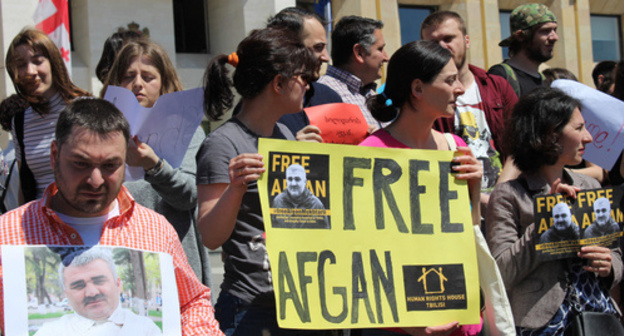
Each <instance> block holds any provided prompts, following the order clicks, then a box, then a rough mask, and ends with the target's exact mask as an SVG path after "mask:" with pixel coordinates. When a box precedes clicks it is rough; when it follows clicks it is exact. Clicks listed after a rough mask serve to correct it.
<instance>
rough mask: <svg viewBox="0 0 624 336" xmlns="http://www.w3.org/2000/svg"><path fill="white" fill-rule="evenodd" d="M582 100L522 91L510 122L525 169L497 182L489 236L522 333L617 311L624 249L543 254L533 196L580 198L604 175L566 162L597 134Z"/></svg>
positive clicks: (546, 331) (555, 330) (512, 145)
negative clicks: (613, 296)
mask: <svg viewBox="0 0 624 336" xmlns="http://www.w3.org/2000/svg"><path fill="white" fill-rule="evenodd" d="M580 109H581V103H580V102H579V101H577V100H576V99H574V98H571V97H569V96H567V95H566V94H565V93H563V92H562V91H560V90H557V89H550V88H548V89H547V88H545V89H542V90H536V91H534V92H532V93H530V94H528V95H525V96H523V97H522V98H520V101H519V102H518V103H517V104H516V106H515V108H514V110H513V113H512V116H511V119H510V120H509V124H508V126H507V132H508V133H507V134H508V136H507V139H508V143H507V144H508V147H509V148H508V153H510V154H511V155H512V156H513V157H514V159H515V161H514V163H515V165H516V166H517V167H518V168H519V169H520V171H521V172H522V173H521V175H520V176H519V177H518V178H516V179H514V180H511V181H507V182H505V183H501V184H499V185H497V186H496V188H495V189H494V191H493V193H492V196H491V200H490V204H489V207H488V212H487V216H486V224H487V225H486V227H487V241H488V244H489V246H490V249H491V251H492V255H493V256H494V258H496V261H497V264H498V266H499V268H500V270H501V274H502V276H503V280H504V282H505V287H506V289H507V293H508V294H509V301H510V303H511V308H512V311H513V315H514V320H515V323H516V330H517V333H518V335H563V334H564V332H565V330H566V329H568V328H569V327H570V325H571V324H572V320H573V317H574V315H575V312H574V311H573V307H575V306H577V307H580V309H581V310H582V311H590V312H604V313H610V314H614V315H617V311H616V308H615V307H614V305H613V304H612V302H611V300H610V297H609V288H611V287H613V286H614V285H616V284H617V283H618V282H619V281H620V279H621V276H622V259H621V252H620V250H619V249H614V250H609V249H608V248H606V247H600V246H585V247H582V248H581V251H580V252H579V253H578V256H577V257H574V258H568V259H558V260H543V259H541V258H540V256H539V255H538V254H537V251H536V247H535V245H536V243H538V234H537V228H536V226H535V225H536V224H535V223H534V221H535V219H534V210H533V197H534V196H536V195H547V194H553V193H564V194H567V195H569V196H571V197H573V198H575V197H576V192H578V191H580V190H582V189H592V188H599V187H600V183H598V181H596V180H595V179H593V178H591V177H588V176H586V175H583V174H578V173H575V172H572V171H570V170H569V169H567V168H564V167H565V166H566V165H576V164H578V163H579V162H581V160H582V159H583V153H584V151H585V146H586V145H587V144H588V143H590V142H592V137H591V135H590V134H589V132H588V131H587V129H585V121H584V119H583V116H582V114H581V110H580Z"/></svg>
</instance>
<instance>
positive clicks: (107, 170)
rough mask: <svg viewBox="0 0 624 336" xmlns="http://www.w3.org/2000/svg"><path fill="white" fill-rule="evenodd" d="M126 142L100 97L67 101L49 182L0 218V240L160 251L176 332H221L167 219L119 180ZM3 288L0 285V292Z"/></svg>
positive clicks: (126, 130) (117, 118) (118, 117)
mask: <svg viewBox="0 0 624 336" xmlns="http://www.w3.org/2000/svg"><path fill="white" fill-rule="evenodd" d="M129 140H130V127H129V125H128V122H127V121H126V119H125V118H124V117H123V114H121V112H119V110H118V109H117V108H116V107H115V106H114V105H113V104H111V103H109V102H107V101H105V100H102V99H79V100H75V101H74V102H72V103H71V104H69V105H68V106H67V108H66V109H65V110H64V111H63V112H62V113H61V115H60V116H59V119H58V122H57V125H56V135H55V140H54V141H53V142H52V146H51V153H50V159H51V164H52V166H53V168H54V178H55V182H54V183H52V184H50V185H49V186H48V187H47V188H46V191H45V193H44V195H43V198H41V199H38V200H35V201H32V202H30V203H28V204H26V205H24V206H22V207H20V208H18V209H15V210H13V211H10V212H8V213H6V214H5V215H3V216H2V217H0V244H1V245H34V244H45V245H87V246H92V245H96V244H100V245H109V246H123V247H128V248H133V249H140V250H147V251H153V252H164V253H167V254H169V255H171V256H172V257H173V267H174V270H175V278H176V283H177V286H178V295H179V301H180V314H181V318H182V319H181V324H182V334H183V335H222V333H221V331H220V330H219V324H218V323H217V321H216V320H215V319H214V314H213V308H212V305H211V303H210V289H209V288H207V287H205V286H203V285H202V284H201V283H200V282H199V280H198V279H197V277H196V276H195V274H194V273H193V270H192V269H191V267H190V266H189V264H188V262H187V260H186V257H185V255H184V251H183V250H182V245H181V244H180V240H179V239H178V235H177V234H176V232H175V230H174V229H173V227H172V226H171V224H169V223H168V222H167V221H166V219H165V218H164V217H163V216H161V215H159V214H157V213H156V212H154V211H151V210H149V209H147V208H144V207H143V206H141V205H139V204H137V203H135V202H134V200H133V199H132V197H131V196H130V194H129V193H128V191H127V190H126V188H124V187H123V186H122V183H123V181H124V172H125V160H126V152H127V147H128V143H129ZM1 277H2V272H1V269H0V278H1ZM4 290H5V289H4V288H3V287H0V296H2V294H3V292H4ZM7 290H11V289H10V288H7ZM3 308H4V307H0V318H1V321H2V324H1V325H0V326H1V327H2V329H4V310H3Z"/></svg>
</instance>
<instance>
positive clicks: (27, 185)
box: [13, 112, 37, 203]
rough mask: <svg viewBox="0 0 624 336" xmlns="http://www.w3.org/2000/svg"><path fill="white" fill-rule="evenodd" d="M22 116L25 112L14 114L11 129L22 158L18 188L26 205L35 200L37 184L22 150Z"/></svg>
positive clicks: (24, 151)
mask: <svg viewBox="0 0 624 336" xmlns="http://www.w3.org/2000/svg"><path fill="white" fill-rule="evenodd" d="M24 114H25V112H21V113H16V114H15V116H14V117H13V127H14V129H15V136H16V137H17V143H18V144H19V147H20V154H21V157H22V161H21V162H20V186H21V188H22V195H23V196H24V202H25V203H28V202H30V201H33V200H35V199H36V198H37V182H36V181H35V175H33V173H32V171H30V168H28V164H27V163H26V150H25V149H24Z"/></svg>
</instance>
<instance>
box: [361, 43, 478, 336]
mask: <svg viewBox="0 0 624 336" xmlns="http://www.w3.org/2000/svg"><path fill="white" fill-rule="evenodd" d="M457 74H458V71H457V67H456V66H455V63H454V62H453V60H452V58H451V52H450V51H448V50H446V49H444V48H442V47H441V46H440V45H439V44H438V43H436V42H431V41H416V42H411V43H408V44H406V45H404V46H403V47H401V48H400V49H399V50H397V52H396V53H394V55H392V57H391V58H390V62H389V63H388V77H387V80H386V87H385V90H384V92H383V94H379V95H376V96H372V97H370V98H369V99H368V101H367V103H368V108H369V110H370V111H371V113H372V114H373V116H374V117H375V118H376V119H377V120H379V121H381V122H387V121H392V123H391V124H390V125H388V126H386V127H385V128H383V129H380V130H378V131H376V132H375V133H373V134H371V135H370V136H369V137H368V138H366V139H365V140H364V141H363V142H362V143H360V145H361V146H371V147H388V148H414V149H432V150H451V149H453V148H456V149H455V150H456V151H457V152H458V154H459V155H457V156H455V157H454V158H453V162H454V163H456V164H454V165H453V171H454V172H455V173H456V174H455V178H456V179H461V180H467V181H468V189H469V192H470V196H471V203H472V220H473V223H474V225H479V224H480V222H481V216H480V214H479V195H480V189H481V176H482V175H483V167H482V166H481V163H480V162H479V161H478V160H477V159H476V158H475V157H474V155H473V154H472V152H471V151H470V149H469V148H468V147H467V146H466V143H465V142H464V141H463V140H462V139H461V138H460V137H458V136H456V135H452V136H451V135H450V134H442V133H440V132H438V131H436V130H434V129H433V123H434V121H435V120H436V119H438V118H451V117H453V116H454V114H455V100H456V99H457V97H458V96H459V95H461V94H463V93H464V87H463V86H462V84H461V82H460V81H459V80H458V78H457ZM480 329H481V325H474V326H459V325H458V324H457V322H451V323H448V324H446V325H442V326H435V327H427V328H404V329H403V330H392V331H389V330H384V331H381V330H363V331H362V335H394V334H404V333H409V334H412V335H449V334H450V335H477V334H478V333H479V331H480Z"/></svg>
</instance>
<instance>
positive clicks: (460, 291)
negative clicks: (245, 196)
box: [258, 138, 480, 329]
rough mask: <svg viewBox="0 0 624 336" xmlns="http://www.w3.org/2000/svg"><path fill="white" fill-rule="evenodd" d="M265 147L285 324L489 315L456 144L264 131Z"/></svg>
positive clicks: (412, 322)
mask: <svg viewBox="0 0 624 336" xmlns="http://www.w3.org/2000/svg"><path fill="white" fill-rule="evenodd" d="M258 148H259V154H261V155H262V156H263V158H265V159H264V160H265V168H266V172H265V173H263V174H262V175H261V176H260V179H259V180H258V190H259V192H260V203H261V207H262V213H263V216H264V218H263V219H264V222H265V230H266V247H267V253H268V255H269V260H270V262H271V275H272V283H273V286H274V289H275V300H276V314H277V319H278V324H279V326H280V327H282V328H289V329H343V328H345V329H351V328H383V327H414V326H429V325H442V324H446V323H449V322H452V321H458V322H459V323H460V324H477V323H479V321H480V317H479V276H478V274H479V271H478V266H477V258H476V244H475V235H474V230H473V224H472V216H471V212H470V198H469V195H468V188H467V184H466V181H462V180H458V179H455V177H454V175H453V173H452V172H451V161H452V159H453V156H454V152H452V151H431V150H413V149H393V148H373V147H360V146H350V145H340V144H318V143H305V142H293V141H283V140H275V139H265V138H260V139H259V147H258ZM304 181H305V183H304ZM304 185H305V186H304ZM304 188H305V190H304ZM302 190H303V191H302ZM303 193H305V194H306V195H307V196H306V197H301V196H299V195H302V194H303ZM293 198H296V199H297V200H298V202H303V201H302V200H304V199H305V202H307V203H308V204H309V205H306V206H304V205H301V204H299V205H294V203H295V202H294V201H292V200H291V199H293ZM321 214H324V216H325V217H326V219H323V218H322V217H323V216H320V215H321ZM325 220H326V223H327V224H325V222H324V221H325ZM292 228H297V229H296V230H294V229H292Z"/></svg>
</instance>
